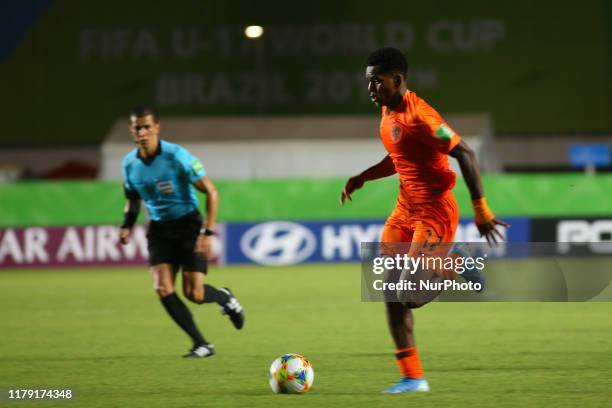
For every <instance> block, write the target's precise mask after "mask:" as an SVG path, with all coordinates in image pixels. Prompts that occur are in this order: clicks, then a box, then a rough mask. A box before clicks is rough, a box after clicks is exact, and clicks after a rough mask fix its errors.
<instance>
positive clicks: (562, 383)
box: [0, 265, 612, 408]
mask: <svg viewBox="0 0 612 408" xmlns="http://www.w3.org/2000/svg"><path fill="white" fill-rule="evenodd" d="M207 280H208V282H210V283H211V284H213V285H217V286H229V287H231V288H232V289H233V290H234V291H235V293H236V294H237V296H238V297H239V299H240V301H241V302H242V303H243V305H244V306H245V310H246V325H245V328H244V330H242V331H236V330H235V329H233V327H232V326H231V324H230V323H229V321H228V320H227V318H226V317H224V316H221V315H220V313H219V309H218V307H217V306H215V305H193V304H189V307H190V309H191V310H192V312H193V314H194V316H195V319H196V321H197V323H198V324H199V326H200V328H201V329H202V331H203V333H204V335H205V336H206V337H207V338H208V339H209V340H210V341H212V342H213V343H214V344H215V346H216V349H217V353H218V354H217V355H216V356H214V357H213V358H210V359H197V360H184V359H181V358H180V355H181V354H183V353H184V352H186V351H187V349H188V348H189V346H190V344H189V342H188V339H187V337H186V336H185V335H184V334H183V333H182V332H181V331H180V330H179V329H178V328H177V327H175V325H174V323H173V322H172V321H171V320H170V318H169V317H168V316H167V315H166V313H165V311H164V310H163V309H162V307H161V305H160V304H159V301H158V300H157V298H156V295H155V294H154V292H153V290H152V287H151V281H150V276H149V274H148V272H147V271H146V270H145V268H132V269H112V268H111V269H86V270H66V271H62V270H38V271H26V270H22V271H2V272H0V288H1V289H2V293H1V295H0V333H1V335H0V387H17V388H28V387H35V388H49V387H54V388H62V387H70V388H72V389H73V390H75V394H76V399H75V401H73V402H71V403H69V404H68V405H66V404H67V403H49V402H40V403H32V402H30V403H27V404H26V406H28V407H34V406H39V405H40V406H44V407H52V406H70V407H81V406H83V407H119V406H121V407H164V408H167V407H196V406H197V407H276V406H283V407H294V406H295V407H298V406H299V407H325V406H329V407H351V408H353V407H379V406H388V407H411V406H413V407H422V406H428V407H445V408H448V407H462V406H470V407H474V406H495V407H505V406H520V407H522V408H524V407H542V406H555V407H564V406H580V407H590V406H593V407H595V406H611V405H612V386H611V384H612V357H611V356H612V335H611V334H612V319H611V318H610V316H611V315H612V304H610V303H594V302H593V303H438V302H436V303H432V304H429V305H427V306H425V307H424V308H422V309H420V310H417V311H416V334H417V341H418V343H419V347H420V352H421V356H422V360H423V364H424V367H425V371H426V375H427V378H428V380H429V382H430V386H431V388H432V392H431V393H429V394H418V395H414V394H408V395H381V394H380V391H381V390H383V389H384V388H386V387H388V386H390V385H391V384H392V383H393V382H394V381H396V380H397V379H398V377H399V375H398V372H397V369H396V367H395V363H394V359H393V354H392V352H393V347H392V343H391V340H390V338H389V335H388V333H387V329H386V323H385V320H384V310H383V305H382V304H379V303H361V302H360V292H359V290H360V272H359V266H358V265H339V266H333V265H307V266H297V267H291V268H264V267H246V266H245V267H216V268H213V270H212V271H211V273H210V275H209V277H208V278H207ZM287 352H297V353H302V354H304V355H305V356H307V357H308V358H309V359H310V360H311V361H312V363H313V366H314V370H315V382H314V387H313V389H312V391H311V392H309V393H308V394H306V395H302V396H296V395H275V394H273V393H272V392H271V391H270V389H269V387H268V383H267V381H268V379H267V372H268V367H269V365H270V363H271V362H272V360H273V359H274V358H276V357H277V356H279V355H281V354H283V353H287ZM5 392H6V391H5ZM0 404H2V405H6V406H20V405H24V404H22V403H13V402H12V403H2V402H0Z"/></svg>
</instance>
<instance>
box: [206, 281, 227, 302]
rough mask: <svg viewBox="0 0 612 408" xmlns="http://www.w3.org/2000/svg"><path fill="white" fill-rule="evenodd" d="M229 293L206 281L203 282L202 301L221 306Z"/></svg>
mask: <svg viewBox="0 0 612 408" xmlns="http://www.w3.org/2000/svg"><path fill="white" fill-rule="evenodd" d="M229 299H230V298H229V295H228V294H227V293H225V292H224V291H222V290H219V289H217V288H215V287H214V286H212V285H209V284H207V283H205V284H204V300H203V301H202V303H213V302H214V303H218V304H219V305H221V306H223V305H225V304H226V303H227V302H229Z"/></svg>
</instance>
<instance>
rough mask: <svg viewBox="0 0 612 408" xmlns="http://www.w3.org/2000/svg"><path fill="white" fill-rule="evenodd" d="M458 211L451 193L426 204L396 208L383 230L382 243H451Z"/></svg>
mask: <svg viewBox="0 0 612 408" xmlns="http://www.w3.org/2000/svg"><path fill="white" fill-rule="evenodd" d="M458 224H459V208H458V206H457V200H455V196H454V195H453V193H452V192H451V191H447V192H446V193H444V194H442V195H441V196H439V197H436V198H435V199H432V200H431V201H429V202H426V203H420V204H413V205H411V206H409V207H405V206H400V205H398V206H396V207H395V208H394V209H393V212H392V213H391V215H390V216H389V218H387V222H386V223H385V226H384V228H383V233H382V238H381V241H382V242H389V243H391V242H414V243H417V242H418V243H431V244H434V243H451V242H453V239H454V238H455V232H456V231H457V225H458Z"/></svg>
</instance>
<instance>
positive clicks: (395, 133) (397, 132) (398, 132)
mask: <svg viewBox="0 0 612 408" xmlns="http://www.w3.org/2000/svg"><path fill="white" fill-rule="evenodd" d="M401 138H402V128H401V126H399V125H393V126H392V127H391V140H392V141H393V143H397V142H399V140H400V139H401Z"/></svg>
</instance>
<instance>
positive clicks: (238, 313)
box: [219, 288, 244, 329]
mask: <svg viewBox="0 0 612 408" xmlns="http://www.w3.org/2000/svg"><path fill="white" fill-rule="evenodd" d="M219 290H221V291H223V292H225V293H227V295H228V296H229V300H228V301H227V303H226V304H225V305H223V306H221V313H222V314H225V315H228V316H229V318H230V320H231V321H232V324H233V325H234V327H235V328H237V329H242V326H244V311H243V310H242V305H241V304H240V302H238V299H236V297H235V296H234V294H233V293H232V291H231V290H229V288H220V289H219Z"/></svg>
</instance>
